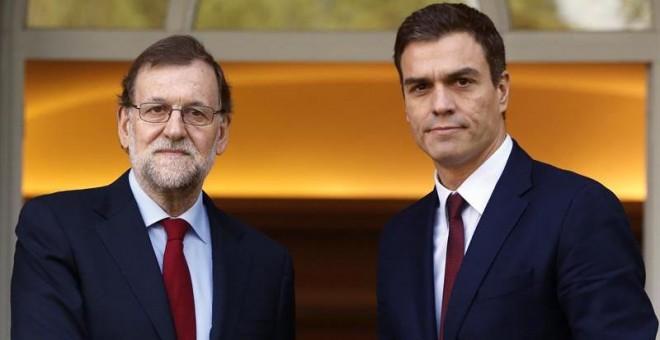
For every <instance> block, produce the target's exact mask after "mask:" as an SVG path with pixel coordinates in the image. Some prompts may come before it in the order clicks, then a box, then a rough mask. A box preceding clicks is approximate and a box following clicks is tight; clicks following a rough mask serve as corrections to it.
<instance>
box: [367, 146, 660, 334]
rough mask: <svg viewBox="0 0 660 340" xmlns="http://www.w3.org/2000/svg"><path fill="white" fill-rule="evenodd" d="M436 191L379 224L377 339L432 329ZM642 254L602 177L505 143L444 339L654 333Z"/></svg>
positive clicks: (454, 295)
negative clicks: (507, 148) (506, 151)
mask: <svg viewBox="0 0 660 340" xmlns="http://www.w3.org/2000/svg"><path fill="white" fill-rule="evenodd" d="M438 204H439V203H438V197H437V194H436V192H435V191H433V192H431V193H430V194H428V195H427V196H426V197H424V198H422V199H421V200H419V201H417V202H416V203H414V204H413V205H412V206H410V207H408V208H407V209H405V210H404V211H402V212H401V213H399V214H398V215H396V216H395V217H394V218H393V219H392V220H391V221H390V222H389V224H388V225H387V226H386V227H385V229H384V230H383V232H382V235H381V240H380V249H379V252H380V253H379V262H378V293H377V296H378V334H379V338H380V339H425V340H426V339H428V340H431V339H433V340H437V339H438V334H437V333H438V330H437V329H436V315H435V306H434V286H433V259H432V247H433V244H432V242H433V223H434V218H435V212H436V209H437V207H438ZM644 280H645V274H644V264H643V262H642V258H641V256H640V254H639V249H638V246H637V244H636V243H635V241H634V239H633V238H632V235H631V232H630V229H629V225H628V221H627V217H626V215H625V213H624V211H623V209H622V207H621V204H620V202H619V201H618V199H617V198H616V197H615V196H614V194H612V193H611V192H610V191H609V190H607V189H606V188H605V187H603V186H602V185H600V184H598V183H597V182H595V181H593V180H590V179H588V178H585V177H582V176H579V175H577V174H574V173H570V172H567V171H563V170H559V169H557V168H554V167H551V166H549V165H547V164H543V163H540V162H537V161H534V160H532V159H531V158H530V157H529V156H528V155H527V154H526V153H525V152H524V151H523V150H522V149H520V147H519V146H518V145H517V144H516V143H514V147H513V151H512V153H511V156H510V157H509V160H508V162H507V164H506V167H505V169H504V172H503V174H502V176H501V178H500V179H499V181H498V183H497V185H496V187H495V190H494V191H493V194H492V196H491V198H490V200H489V202H488V205H487V206H486V209H485V211H484V213H483V215H482V217H481V219H480V221H479V224H478V226H477V230H476V232H475V234H474V236H473V238H472V241H471V243H470V245H469V248H468V250H467V253H466V254H465V257H464V259H463V263H462V265H461V268H460V271H459V273H458V276H457V278H456V282H455V284H454V289H453V293H452V296H451V299H450V302H449V306H448V311H447V316H446V319H445V329H444V335H445V336H444V339H445V340H453V339H489V340H490V339H553V340H555V339H599V340H603V339H635V340H641V339H655V335H656V332H657V328H658V322H657V318H656V316H655V314H654V312H653V309H652V306H651V303H650V301H649V299H648V297H647V295H646V293H645V292H644Z"/></svg>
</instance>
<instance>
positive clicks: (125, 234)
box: [94, 173, 175, 339]
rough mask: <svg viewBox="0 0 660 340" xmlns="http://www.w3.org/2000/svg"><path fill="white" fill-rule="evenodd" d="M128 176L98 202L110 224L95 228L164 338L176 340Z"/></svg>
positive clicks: (110, 188) (159, 274)
mask: <svg viewBox="0 0 660 340" xmlns="http://www.w3.org/2000/svg"><path fill="white" fill-rule="evenodd" d="M127 174H128V173H125V174H124V175H123V176H122V177H120V178H119V179H118V180H117V181H115V182H114V183H113V184H111V185H110V186H109V187H108V190H107V195H106V196H105V197H104V198H103V199H102V200H100V201H99V202H95V203H96V204H95V206H96V211H97V212H98V213H99V214H101V215H102V216H104V217H105V218H106V220H105V221H102V222H101V223H98V224H97V225H95V226H94V227H95V228H96V231H97V233H98V234H99V236H100V238H101V239H102V241H103V243H104V244H105V245H106V247H107V249H108V251H109V252H110V254H111V255H112V257H113V258H114V259H115V261H116V263H117V266H118V267H119V269H120V271H121V272H122V274H123V275H124V278H125V279H126V281H127V282H128V285H129V287H130V288H131V290H132V291H133V293H134V294H135V296H136V297H137V300H138V301H139V303H140V305H141V306H142V308H143V309H144V311H145V313H146V314H147V315H148V316H149V319H151V322H152V323H153V324H154V328H155V329H156V330H157V331H158V334H159V335H160V337H161V338H162V339H174V338H175V333H174V326H173V323H172V317H171V314H170V310H169V306H168V302H167V301H168V300H167V293H166V291H165V285H164V284H163V279H162V275H161V273H160V269H159V267H158V261H157V260H156V256H155V254H154V251H153V247H152V246H151V241H150V240H149V235H148V233H147V228H146V226H145V225H144V221H143V220H142V216H141V215H140V211H139V209H138V206H137V203H136V202H135V199H133V194H132V192H131V190H130V186H129V184H128V175H127Z"/></svg>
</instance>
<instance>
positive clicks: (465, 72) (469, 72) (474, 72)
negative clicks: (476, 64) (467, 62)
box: [446, 66, 480, 79]
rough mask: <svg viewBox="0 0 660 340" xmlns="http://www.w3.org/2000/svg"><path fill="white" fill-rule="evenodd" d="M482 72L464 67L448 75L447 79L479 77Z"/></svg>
mask: <svg viewBox="0 0 660 340" xmlns="http://www.w3.org/2000/svg"><path fill="white" fill-rule="evenodd" d="M479 74H480V72H479V70H477V69H476V68H473V67H469V66H468V67H463V68H461V69H458V70H456V71H454V72H452V73H450V74H448V75H447V77H446V79H457V78H461V77H465V76H477V75H479Z"/></svg>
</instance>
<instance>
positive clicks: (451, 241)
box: [440, 193, 465, 340]
mask: <svg viewBox="0 0 660 340" xmlns="http://www.w3.org/2000/svg"><path fill="white" fill-rule="evenodd" d="M464 208H465V200H463V197H461V195H459V194H458V193H454V194H451V195H450V196H449V198H447V214H448V215H449V238H448V239H447V258H446V261H445V282H444V287H443V289H442V314H441V316H440V340H442V338H443V332H444V323H445V316H446V313H447V306H448V305H449V299H450V298H451V292H452V289H453V288H454V281H455V280H456V275H457V274H458V269H459V268H460V267H461V263H462V262H463V253H464V250H463V249H464V245H465V235H464V234H465V232H464V230H463V218H462V217H461V213H462V212H463V209H464Z"/></svg>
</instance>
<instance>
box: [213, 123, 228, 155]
mask: <svg viewBox="0 0 660 340" xmlns="http://www.w3.org/2000/svg"><path fill="white" fill-rule="evenodd" d="M230 126H231V117H230V116H223V118H222V122H221V123H220V128H219V129H220V131H219V136H218V143H216V147H215V154H216V155H217V156H220V155H222V154H223V153H224V152H225V150H226V149H227V144H228V143H229V127H230Z"/></svg>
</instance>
